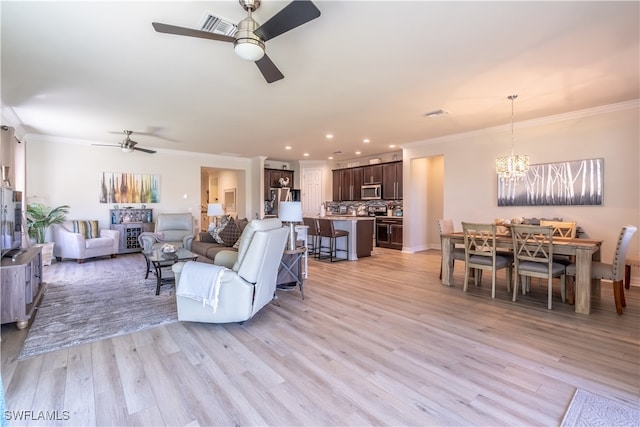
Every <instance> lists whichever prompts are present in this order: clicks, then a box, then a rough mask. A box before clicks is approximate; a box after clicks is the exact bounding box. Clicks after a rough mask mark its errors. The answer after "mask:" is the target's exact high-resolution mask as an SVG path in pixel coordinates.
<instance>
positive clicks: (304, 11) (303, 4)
mask: <svg viewBox="0 0 640 427" xmlns="http://www.w3.org/2000/svg"><path fill="white" fill-rule="evenodd" d="M318 16H320V10H319V9H318V8H317V7H316V5H315V4H313V3H312V2H311V1H309V0H295V1H292V2H291V3H289V4H288V5H286V6H285V7H284V8H283V9H282V10H281V11H280V12H278V13H276V14H275V15H273V16H272V17H271V18H270V19H269V20H268V21H267V22H265V23H264V24H262V25H261V26H259V27H258V28H256V30H255V31H254V32H253V33H254V34H255V35H256V36H258V37H260V38H261V39H262V40H263V41H267V40H270V39H272V38H274V37H277V36H279V35H280V34H282V33H286V32H287V31H289V30H293V29H294V28H296V27H299V26H300V25H302V24H306V23H307V22H309V21H311V20H313V19H316V18H317V17H318Z"/></svg>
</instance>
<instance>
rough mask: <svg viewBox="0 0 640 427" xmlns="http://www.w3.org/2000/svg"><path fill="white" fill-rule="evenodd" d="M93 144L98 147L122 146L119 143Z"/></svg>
mask: <svg viewBox="0 0 640 427" xmlns="http://www.w3.org/2000/svg"><path fill="white" fill-rule="evenodd" d="M91 145H93V146H96V147H120V145H117V144H91Z"/></svg>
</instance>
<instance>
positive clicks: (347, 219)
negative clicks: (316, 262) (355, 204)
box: [312, 215, 375, 261]
mask: <svg viewBox="0 0 640 427" xmlns="http://www.w3.org/2000/svg"><path fill="white" fill-rule="evenodd" d="M312 218H318V219H328V220H330V221H332V222H333V228H334V229H336V230H344V231H348V232H349V239H348V241H349V260H350V261H357V260H358V258H362V257H367V256H371V252H372V251H373V232H374V222H375V221H374V220H375V217H372V216H354V215H326V216H323V217H321V216H315V217H312ZM336 245H337V246H338V249H345V248H346V247H347V239H344V238H342V239H337V241H336Z"/></svg>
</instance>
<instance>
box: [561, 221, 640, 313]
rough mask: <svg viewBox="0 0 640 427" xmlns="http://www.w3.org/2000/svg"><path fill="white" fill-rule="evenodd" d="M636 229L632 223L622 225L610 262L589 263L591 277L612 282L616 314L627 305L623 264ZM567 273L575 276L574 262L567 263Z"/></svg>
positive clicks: (622, 310) (621, 311)
mask: <svg viewBox="0 0 640 427" xmlns="http://www.w3.org/2000/svg"><path fill="white" fill-rule="evenodd" d="M636 231H638V228H637V227H635V226H633V225H626V226H624V227H622V230H620V235H619V236H618V244H617V246H616V253H615V254H614V255H613V262H612V263H611V264H605V263H602V262H595V261H593V262H592V263H591V277H592V278H593V279H604V280H611V281H612V282H613V298H614V300H615V304H616V312H617V313H618V314H622V313H623V312H624V307H626V305H627V303H626V301H625V299H624V286H623V280H624V266H625V260H626V258H627V251H628V249H629V243H630V242H631V237H633V234H634V233H635V232H636ZM567 275H568V276H573V277H575V275H576V265H575V264H569V265H568V266H567Z"/></svg>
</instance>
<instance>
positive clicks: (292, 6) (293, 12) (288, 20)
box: [152, 0, 320, 83]
mask: <svg viewBox="0 0 640 427" xmlns="http://www.w3.org/2000/svg"><path fill="white" fill-rule="evenodd" d="M239 2H240V5H241V6H242V7H243V8H244V10H246V11H247V13H248V16H247V17H246V18H244V19H243V20H242V21H240V22H239V23H238V30H237V31H236V32H235V34H234V35H233V36H227V35H224V34H217V33H212V32H210V31H202V30H195V29H192V28H185V27H177V26H175V25H169V24H162V23H159V22H153V23H152V25H153V28H154V29H155V30H156V31H157V32H159V33H167V34H175V35H179V36H189V37H200V38H204V39H211V40H218V41H223V42H229V43H233V45H234V50H235V52H236V54H237V55H238V56H240V57H241V58H243V59H246V60H248V61H254V62H255V63H256V65H257V66H258V69H259V70H260V72H261V73H262V75H263V76H264V78H265V80H266V81H267V83H273V82H275V81H278V80H280V79H282V78H284V75H283V74H282V73H281V72H280V70H279V69H278V67H276V65H275V64H274V63H273V61H271V59H270V58H269V57H268V56H267V54H266V53H265V51H264V43H265V42H266V41H267V40H271V39H272V38H274V37H277V36H279V35H281V34H283V33H286V32H287V31H289V30H292V29H294V28H296V27H299V26H300V25H302V24H306V23H307V22H309V21H311V20H313V19H316V18H317V17H319V16H320V10H319V9H318V8H317V7H316V5H314V4H313V3H312V2H311V1H309V0H294V1H292V2H291V3H289V4H288V5H286V6H285V7H284V8H283V9H282V10H280V12H278V13H276V14H275V15H274V16H272V17H271V18H270V19H269V20H268V21H267V22H265V23H264V24H262V25H258V23H257V22H256V21H255V20H254V19H253V18H252V17H251V13H252V12H255V11H256V9H258V8H259V7H260V0H239Z"/></svg>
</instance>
